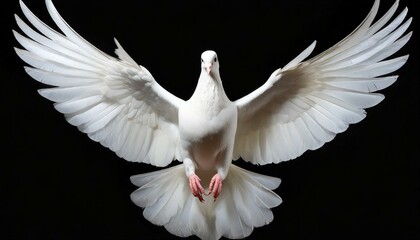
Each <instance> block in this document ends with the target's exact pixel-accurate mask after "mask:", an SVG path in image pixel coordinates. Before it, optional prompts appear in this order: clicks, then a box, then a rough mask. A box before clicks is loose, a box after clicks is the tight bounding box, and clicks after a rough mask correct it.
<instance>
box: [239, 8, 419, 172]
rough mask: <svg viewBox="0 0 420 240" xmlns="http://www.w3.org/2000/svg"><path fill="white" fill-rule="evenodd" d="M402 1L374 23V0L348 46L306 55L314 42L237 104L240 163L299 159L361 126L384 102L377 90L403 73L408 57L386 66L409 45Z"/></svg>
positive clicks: (346, 44)
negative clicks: (368, 113) (353, 126)
mask: <svg viewBox="0 0 420 240" xmlns="http://www.w3.org/2000/svg"><path fill="white" fill-rule="evenodd" d="M397 7H398V1H396V2H395V4H394V5H393V6H392V7H391V8H390V9H389V11H388V12H387V13H386V14H385V15H384V16H383V17H382V18H381V19H379V20H378V21H377V22H376V23H375V24H373V25H372V22H373V19H374V18H375V16H376V14H377V11H378V8H379V0H376V1H375V3H374V5H373V7H372V9H371V11H370V13H369V14H368V16H367V17H366V19H365V20H364V21H363V22H362V24H360V25H359V27H358V28H356V30H355V31H353V32H352V33H351V34H350V35H349V36H347V37H346V38H344V39H343V40H342V41H340V42H339V43H337V44H336V45H334V46H333V47H331V48H330V49H328V50H326V51H324V52H323V53H321V54H319V55H318V56H316V57H314V58H312V59H310V60H307V61H305V62H301V61H302V60H303V59H305V58H306V57H308V55H309V54H310V53H311V52H312V50H313V49H314V46H315V42H314V43H313V44H312V45H311V46H310V47H308V48H307V49H306V50H305V51H304V52H302V53H301V54H300V55H299V56H298V57H297V58H295V59H294V60H293V61H291V62H290V63H289V64H287V65H286V66H285V67H284V68H283V69H278V70H276V71H275V72H274V73H273V74H272V75H271V76H270V78H269V79H268V81H267V82H266V83H265V84H264V85H263V86H261V87H260V88H258V89H257V90H255V91H254V92H252V93H250V94H249V95H247V96H245V97H243V98H241V99H239V100H237V101H236V102H235V103H236V104H237V106H238V130H237V133H236V142H235V148H234V159H238V158H239V157H242V158H243V159H244V160H245V161H249V162H252V163H254V164H267V163H278V162H281V161H286V160H290V159H294V158H296V157H298V156H300V155H301V154H302V153H303V152H305V151H306V150H308V149H311V150H314V149H317V148H319V147H321V146H322V145H323V144H324V143H325V142H328V141H331V140H332V139H333V138H334V137H335V135H336V134H337V133H341V132H343V131H345V130H346V129H347V128H348V126H349V124H352V123H357V122H359V121H361V120H362V119H363V118H364V117H365V115H366V112H365V111H364V109H365V108H369V107H372V106H375V105H376V104H378V103H379V102H380V101H382V100H383V98H384V96H383V95H381V94H378V93H373V92H375V91H378V90H381V89H384V88H386V87H388V86H389V85H391V84H392V83H394V82H395V81H396V79H397V76H384V75H386V74H389V73H391V72H393V71H395V70H397V69H399V68H400V67H401V66H402V65H403V64H404V63H405V62H406V60H407V58H408V56H403V57H397V58H393V59H389V60H384V59H386V58H388V57H389V56H391V55H392V54H394V53H395V52H396V51H398V50H399V49H400V48H401V47H402V46H404V45H405V44H406V43H407V42H408V40H409V39H410V36H411V32H410V33H408V34H406V35H404V36H403V34H404V32H405V31H406V30H407V28H408V27H409V25H410V23H411V18H410V19H408V20H407V21H405V22H403V21H404V18H405V17H406V15H407V9H404V10H403V11H402V12H401V14H399V15H398V16H397V17H396V18H395V19H394V20H393V21H391V22H390V23H389V24H388V25H387V26H386V27H384V26H385V25H386V24H387V23H388V22H389V20H390V19H391V17H392V16H393V15H394V13H395V11H396V9H397Z"/></svg>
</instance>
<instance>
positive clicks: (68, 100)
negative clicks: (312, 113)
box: [14, 0, 183, 166]
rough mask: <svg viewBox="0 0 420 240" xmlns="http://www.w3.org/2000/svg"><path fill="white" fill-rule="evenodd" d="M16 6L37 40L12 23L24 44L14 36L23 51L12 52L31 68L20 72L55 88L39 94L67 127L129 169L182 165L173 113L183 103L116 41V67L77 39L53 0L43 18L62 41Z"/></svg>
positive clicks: (24, 26) (113, 61)
mask: <svg viewBox="0 0 420 240" xmlns="http://www.w3.org/2000/svg"><path fill="white" fill-rule="evenodd" d="M20 5H21V8H22V11H23V13H24V15H25V17H26V18H27V19H28V21H29V22H30V23H31V24H32V25H33V26H34V27H35V29H37V30H38V31H39V33H38V32H37V31H34V30H33V29H32V28H31V27H29V26H28V25H27V24H26V23H25V22H24V21H22V20H21V19H20V18H19V17H18V16H17V15H15V17H16V21H17V24H18V26H19V28H20V29H21V30H22V32H23V33H25V34H26V35H27V36H28V37H24V36H22V35H21V34H19V33H18V32H16V31H14V35H15V37H16V39H17V40H18V42H19V43H20V44H21V45H22V46H23V47H24V48H25V49H26V50H22V49H18V48H16V52H17V54H18V55H19V57H20V58H21V59H22V60H23V61H25V62H26V63H28V64H29V65H31V66H32V67H25V70H26V72H27V73H28V74H29V75H30V76H31V77H33V78H34V79H36V80H37V81H39V82H42V83H44V84H47V85H52V86H55V87H54V88H47V89H41V90H39V93H40V94H41V95H42V96H43V97H45V98H47V99H49V100H51V101H54V102H56V103H55V105H54V106H55V108H56V109H57V110H58V111H59V112H61V113H63V114H64V115H65V117H66V119H67V121H68V122H69V123H71V124H72V125H75V126H77V127H78V129H79V130H80V131H82V132H84V133H87V134H88V136H89V137H90V138H91V139H93V140H95V141H98V142H100V143H101V144H102V145H104V146H105V147H108V148H110V149H111V150H113V151H115V152H116V153H117V155H118V156H120V157H123V158H124V159H126V160H128V161H136V162H145V163H150V164H152V165H156V166H166V165H168V164H169V163H170V162H171V161H172V160H173V159H180V142H179V132H178V107H179V105H180V104H181V103H182V102H183V100H181V99H179V98H177V97H175V96H174V95H172V94H171V93H169V92H167V91H166V90H165V89H164V88H162V87H161V86H160V85H159V84H158V83H157V82H156V81H155V80H154V78H153V77H152V75H151V74H150V73H149V71H148V70H147V69H146V68H144V67H143V66H140V65H137V64H136V62H135V61H134V60H133V59H132V58H131V57H130V56H129V55H128V54H127V53H126V52H125V51H124V49H123V48H122V47H121V45H120V44H119V43H118V42H117V41H116V40H115V42H116V44H117V49H116V51H115V52H116V54H117V55H118V56H119V59H116V58H114V57H111V56H109V55H107V54H105V53H103V52H102V51H100V50H98V49H97V48H95V47H94V46H93V45H91V44H90V43H88V42H87V41H86V40H85V39H83V38H82V37H80V36H79V35H78V34H77V33H76V32H75V31H74V30H73V29H72V28H70V27H69V26H68V25H67V23H66V22H65V21H64V20H63V19H62V18H61V16H60V15H59V13H58V12H57V10H56V9H55V7H54V5H53V4H52V2H51V0H46V5H47V8H48V11H49V14H50V15H51V17H52V19H53V20H54V22H55V23H56V24H57V26H58V27H59V29H60V30H61V31H62V32H63V33H64V35H63V34H61V33H58V32H56V31H55V30H53V29H52V28H50V27H49V26H47V25H46V24H45V23H43V22H42V21H40V20H39V19H38V18H37V17H36V16H35V15H34V14H33V13H32V12H31V11H30V10H29V9H28V8H27V7H26V6H25V4H24V3H23V2H22V1H20Z"/></svg>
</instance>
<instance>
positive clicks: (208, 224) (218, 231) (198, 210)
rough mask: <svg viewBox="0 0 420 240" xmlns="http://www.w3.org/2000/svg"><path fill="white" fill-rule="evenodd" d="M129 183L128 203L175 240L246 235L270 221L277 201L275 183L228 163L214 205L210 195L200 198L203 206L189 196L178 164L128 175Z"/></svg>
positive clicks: (187, 186)
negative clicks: (177, 237)
mask: <svg viewBox="0 0 420 240" xmlns="http://www.w3.org/2000/svg"><path fill="white" fill-rule="evenodd" d="M131 181H132V183H133V184H134V185H136V186H138V187H139V188H138V189H137V190H136V191H134V192H133V193H132V194H131V199H132V201H133V202H134V203H135V204H136V205H138V206H139V207H142V208H144V211H143V215H144V217H145V218H146V219H147V220H149V221H150V222H152V223H153V224H156V225H159V226H164V227H165V228H166V229H167V230H168V231H169V232H170V233H172V234H174V235H177V236H180V237H187V236H191V235H197V236H198V237H200V238H201V239H212V240H213V239H219V238H221V237H222V236H224V237H227V238H234V239H235V238H243V237H246V236H249V235H250V234H251V232H252V231H253V229H254V227H261V226H264V225H266V224H268V223H270V222H271V221H272V220H273V213H272V211H271V210H270V209H271V208H273V207H276V206H278V205H279V204H281V202H282V200H281V198H280V197H279V196H278V195H277V194H275V193H274V192H273V191H272V190H273V189H275V188H277V187H278V186H279V184H280V179H278V178H274V177H269V176H265V175H261V174H257V173H253V172H250V171H247V170H245V169H242V168H239V167H237V166H235V165H231V167H230V169H229V174H228V176H227V178H226V179H225V180H224V182H223V189H222V193H221V194H220V196H219V198H218V199H217V200H216V201H215V202H214V200H213V197H212V196H204V198H205V203H201V202H199V201H198V199H197V198H195V197H194V196H193V195H192V194H191V191H190V189H189V183H188V179H187V178H186V177H185V172H184V168H183V166H182V165H178V166H175V167H171V168H168V169H163V170H160V171H155V172H150V173H145V174H139V175H136V176H132V177H131Z"/></svg>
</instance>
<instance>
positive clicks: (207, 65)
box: [204, 63, 213, 74]
mask: <svg viewBox="0 0 420 240" xmlns="http://www.w3.org/2000/svg"><path fill="white" fill-rule="evenodd" d="M204 67H205V68H206V72H207V74H210V72H211V68H212V67H213V64H212V63H206V64H205V65H204Z"/></svg>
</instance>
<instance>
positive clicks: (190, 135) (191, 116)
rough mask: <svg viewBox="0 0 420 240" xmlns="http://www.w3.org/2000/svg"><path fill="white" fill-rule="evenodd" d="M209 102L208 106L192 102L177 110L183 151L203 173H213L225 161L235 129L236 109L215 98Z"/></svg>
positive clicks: (229, 151)
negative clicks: (210, 171)
mask: <svg viewBox="0 0 420 240" xmlns="http://www.w3.org/2000/svg"><path fill="white" fill-rule="evenodd" d="M212 101H213V104H209V103H208V102H207V103H205V102H201V101H195V100H194V98H192V99H190V100H189V101H187V102H185V104H183V106H181V107H180V109H179V130H180V135H181V142H182V147H183V150H184V151H186V152H188V154H189V155H190V156H191V157H192V160H194V161H195V163H196V164H197V167H198V168H199V169H201V170H205V171H207V170H216V167H217V166H220V165H221V164H223V163H222V162H221V161H225V160H226V159H227V155H226V154H229V155H231V152H232V151H231V150H232V148H233V145H234V139H235V133H236V126H237V108H236V105H235V104H233V103H232V102H230V101H228V102H226V101H218V99H217V97H215V98H213V99H212ZM209 108H210V109H209ZM228 159H230V160H231V159H232V156H229V157H228Z"/></svg>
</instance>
